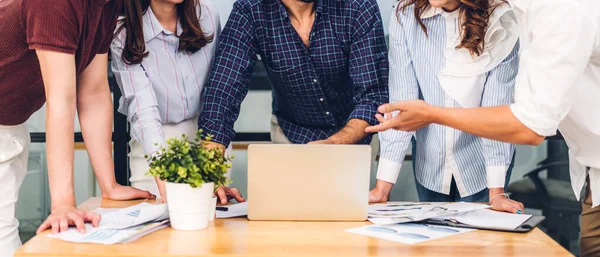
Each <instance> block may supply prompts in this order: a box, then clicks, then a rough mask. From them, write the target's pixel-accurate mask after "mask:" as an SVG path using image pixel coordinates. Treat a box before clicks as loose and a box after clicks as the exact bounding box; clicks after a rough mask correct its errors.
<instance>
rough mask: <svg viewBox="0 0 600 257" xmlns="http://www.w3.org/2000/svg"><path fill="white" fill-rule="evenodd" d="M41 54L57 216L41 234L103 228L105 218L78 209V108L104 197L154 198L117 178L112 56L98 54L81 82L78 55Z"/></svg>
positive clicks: (82, 74)
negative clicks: (110, 82)
mask: <svg viewBox="0 0 600 257" xmlns="http://www.w3.org/2000/svg"><path fill="white" fill-rule="evenodd" d="M36 53H37V55H38V59H39V62H40V69H41V71H42V77H43V80H44V87H45V91H46V100H47V108H46V131H47V132H46V133H47V135H48V136H47V138H48V139H47V153H48V180H49V184H50V195H51V201H52V213H51V214H50V216H49V217H48V218H47V219H46V221H45V222H44V223H42V224H41V225H40V227H39V228H38V231H37V232H38V233H39V232H42V231H44V230H46V229H48V228H52V232H53V233H58V232H62V231H66V230H67V229H68V227H69V225H76V226H77V228H78V230H79V231H82V232H83V231H85V227H84V223H85V222H92V224H93V225H98V222H99V221H100V216H99V215H97V214H95V213H93V212H86V211H82V210H79V209H77V208H76V207H75V195H74V181H73V169H74V168H73V152H74V141H73V120H74V118H75V108H76V106H77V107H79V117H80V122H81V128H82V133H83V135H84V138H85V140H86V143H87V148H88V152H89V155H90V159H91V161H92V165H93V167H94V171H95V172H96V176H97V178H98V183H99V185H100V187H101V189H102V194H103V196H104V197H106V198H109V199H113V200H129V199H134V198H151V195H150V193H148V192H145V191H140V190H137V189H133V188H130V187H123V186H120V185H118V184H117V183H116V180H115V177H114V169H113V160H112V147H111V139H110V138H111V132H112V126H111V124H112V100H111V97H110V92H109V87H108V80H107V78H106V74H107V70H106V67H107V66H108V63H107V62H108V55H107V54H100V55H97V56H96V57H95V58H94V60H93V61H92V63H91V64H90V65H89V66H88V68H86V70H84V71H83V72H82V73H81V75H80V76H79V81H77V75H76V72H75V70H76V69H75V56H74V55H72V54H67V53H60V52H53V51H46V50H37V51H36ZM100 73H102V75H100ZM77 82H79V83H77ZM78 84H79V87H77V85H78ZM76 88H77V90H76ZM78 98H80V99H78Z"/></svg>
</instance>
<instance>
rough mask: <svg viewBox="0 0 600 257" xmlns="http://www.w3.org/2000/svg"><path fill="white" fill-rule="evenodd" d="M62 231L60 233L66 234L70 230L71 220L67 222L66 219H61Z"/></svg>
mask: <svg viewBox="0 0 600 257" xmlns="http://www.w3.org/2000/svg"><path fill="white" fill-rule="evenodd" d="M59 224H60V231H59V232H65V231H67V230H68V229H69V220H67V218H66V217H63V218H60V222H59Z"/></svg>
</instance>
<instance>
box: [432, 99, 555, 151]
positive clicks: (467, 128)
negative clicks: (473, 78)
mask: <svg viewBox="0 0 600 257" xmlns="http://www.w3.org/2000/svg"><path fill="white" fill-rule="evenodd" d="M430 113H431V119H432V121H433V122H434V123H437V124H440V125H444V126H448V127H452V128H455V129H458V130H462V131H464V132H467V133H469V134H472V135H475V136H478V137H484V138H489V139H493V140H498V141H503V142H508V143H514V144H527V145H538V144H540V143H541V142H542V141H543V140H544V137H543V136H540V135H538V134H536V133H535V132H533V131H532V130H530V129H529V128H527V127H526V126H525V125H523V123H521V122H520V121H519V120H518V119H517V118H516V117H515V116H514V115H513V114H512V112H511V110H510V107H509V106H497V107H480V108H440V107H431V112H430Z"/></svg>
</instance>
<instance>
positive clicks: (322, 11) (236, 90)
mask: <svg viewBox="0 0 600 257" xmlns="http://www.w3.org/2000/svg"><path fill="white" fill-rule="evenodd" d="M315 6H316V17H315V22H314V25H313V28H312V31H311V35H310V47H309V48H307V47H306V46H304V44H303V43H302V40H301V38H300V36H299V35H298V33H297V32H296V30H295V29H294V27H293V26H292V24H291V22H290V18H289V17H288V14H287V12H286V9H285V6H284V5H283V4H282V3H281V2H280V0H238V1H237V2H236V3H235V4H234V6H233V11H232V13H231V15H230V16H229V21H228V22H227V24H226V26H225V28H224V29H223V32H222V34H221V38H220V42H219V47H218V50H217V56H216V59H215V61H214V65H213V69H212V71H211V75H210V78H209V81H208V82H207V84H206V85H205V89H204V106H203V111H202V113H201V115H200V119H199V121H198V125H199V127H200V128H201V129H203V130H204V132H205V133H207V134H211V135H213V136H214V137H213V140H214V141H215V142H219V143H222V144H225V145H227V144H229V142H231V140H232V139H233V137H234V136H235V131H234V129H233V126H234V123H235V121H236V120H237V117H238V115H239V112H240V105H241V103H242V101H243V100H244V98H245V97H246V95H247V93H248V86H249V84H250V81H251V78H252V71H253V67H254V65H255V63H256V61H257V60H258V55H260V59H261V60H262V61H263V63H264V65H265V67H266V69H267V73H268V76H269V79H270V81H271V82H272V86H273V114H274V115H275V116H276V117H277V119H278V121H279V125H280V126H281V128H282V130H283V132H284V134H285V135H286V136H287V137H288V139H289V140H290V141H291V142H292V143H297V144H304V143H308V142H311V141H315V140H321V139H326V138H328V137H330V136H331V135H333V134H335V133H336V132H338V131H339V130H340V129H342V128H343V127H344V126H345V125H346V123H347V122H348V121H349V120H350V119H361V120H365V121H367V122H368V123H370V124H375V123H376V122H377V121H376V119H375V114H376V112H377V107H378V106H379V105H381V104H383V103H385V102H387V101H388V87H387V83H388V61H387V47H386V43H385V37H384V33H383V24H382V21H381V14H380V12H379V7H378V6H377V1H376V0H317V1H316V2H315ZM259 122H268V121H259ZM368 141H370V138H369V139H366V140H365V142H363V143H368Z"/></svg>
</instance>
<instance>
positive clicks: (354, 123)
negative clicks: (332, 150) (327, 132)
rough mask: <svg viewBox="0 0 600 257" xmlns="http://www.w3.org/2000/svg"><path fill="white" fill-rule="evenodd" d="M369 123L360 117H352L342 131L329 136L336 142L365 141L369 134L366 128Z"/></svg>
mask: <svg viewBox="0 0 600 257" xmlns="http://www.w3.org/2000/svg"><path fill="white" fill-rule="evenodd" d="M368 126H369V123H368V122H366V121H364V120H360V119H351V120H350V121H348V123H347V124H346V126H345V127H344V128H342V129H341V130H340V131H338V132H337V133H335V134H334V135H332V136H331V137H329V140H330V141H331V142H333V143H334V144H357V143H360V142H361V141H363V139H365V137H367V136H368V135H369V134H368V133H366V132H365V129H366V128H367V127H368Z"/></svg>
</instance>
